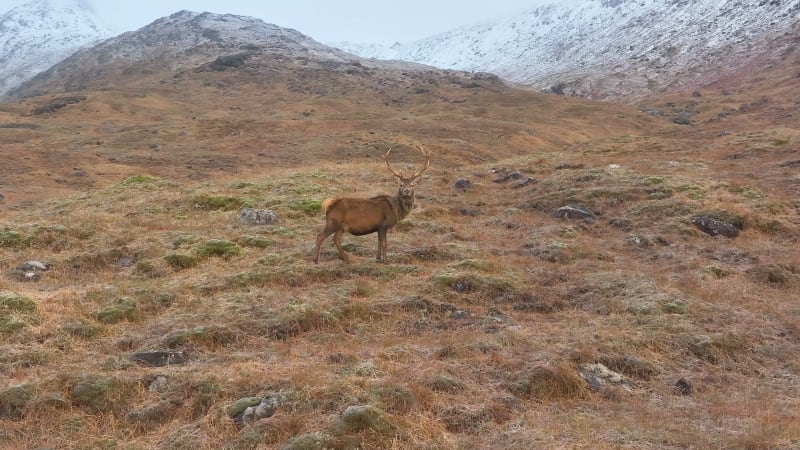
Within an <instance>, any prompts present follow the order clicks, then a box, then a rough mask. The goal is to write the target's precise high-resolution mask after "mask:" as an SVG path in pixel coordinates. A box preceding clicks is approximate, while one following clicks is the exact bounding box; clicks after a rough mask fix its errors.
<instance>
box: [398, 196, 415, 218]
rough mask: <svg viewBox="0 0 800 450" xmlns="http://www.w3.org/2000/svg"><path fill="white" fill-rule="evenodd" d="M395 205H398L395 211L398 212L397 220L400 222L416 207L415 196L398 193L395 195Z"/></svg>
mask: <svg viewBox="0 0 800 450" xmlns="http://www.w3.org/2000/svg"><path fill="white" fill-rule="evenodd" d="M395 205H397V209H396V211H395V213H396V214H397V221H398V222H399V221H401V220H403V219H404V218H405V217H406V216H407V215H408V213H410V212H411V209H412V208H413V207H414V196H413V195H411V196H410V197H403V196H402V195H400V194H397V196H396V197H395Z"/></svg>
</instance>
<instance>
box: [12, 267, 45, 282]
mask: <svg viewBox="0 0 800 450" xmlns="http://www.w3.org/2000/svg"><path fill="white" fill-rule="evenodd" d="M11 277H12V278H15V279H16V280H17V281H20V282H23V283H30V282H33V281H39V280H41V279H42V275H41V274H39V273H37V272H23V271H19V270H14V271H11Z"/></svg>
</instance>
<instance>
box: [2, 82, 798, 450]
mask: <svg viewBox="0 0 800 450" xmlns="http://www.w3.org/2000/svg"><path fill="white" fill-rule="evenodd" d="M346 75H347V76H345V75H344V74H342V73H335V74H330V73H325V72H317V71H313V70H299V69H298V70H296V71H293V72H286V73H285V74H283V75H281V76H282V77H283V78H281V76H278V77H277V78H273V79H272V81H271V82H270V83H269V84H268V85H260V84H258V83H255V82H253V81H252V78H243V79H239V78H236V77H237V76H238V75H236V74H231V73H228V72H225V73H223V74H217V73H215V74H208V73H203V72H192V73H190V74H188V75H186V77H185V79H184V78H179V77H178V78H169V80H172V81H169V82H159V83H156V82H153V83H150V84H147V83H144V82H142V83H141V84H140V85H137V87H136V88H130V89H128V90H101V91H90V92H87V93H83V94H82V95H85V97H86V98H85V99H77V101H76V102H75V103H71V104H69V105H68V106H66V107H64V108H60V109H58V110H55V111H53V112H47V113H44V114H38V115H36V114H33V112H34V111H35V110H36V109H37V108H39V107H41V106H43V105H48V104H50V103H51V102H52V101H53V99H54V96H44V97H35V98H31V99H26V100H24V101H19V102H13V103H6V104H2V105H0V127H2V128H0V130H2V133H0V152H1V153H2V155H3V157H2V160H1V161H0V174H1V175H0V193H2V194H4V196H5V200H4V201H3V202H2V203H0V270H1V271H2V277H0V373H2V380H3V381H1V382H0V424H2V427H0V447H2V448H109V449H110V448H121V449H139V448H193V449H198V448H231V449H233V448H292V449H307V448H308V449H310V448H375V449H379V448H380V449H382V448H397V449H401V448H402V449H406V448H420V449H426V448H427V449H434V448H439V449H450V448H454V449H455V448H463V449H473V448H487V449H488V448H508V449H530V448H587V449H588V448H592V449H596V448H637V449H643V448H652V449H656V448H658V449H663V448H742V449H762V448H763V449H767V448H790V447H796V446H798V445H800V420H798V413H797V412H798V411H800V397H798V383H800V378H799V377H800V366H799V365H798V364H799V363H798V361H800V304H799V303H798V298H800V255H798V252H797V240H798V236H800V234H799V233H800V230H799V229H798V227H800V201H798V193H800V175H798V169H797V167H798V166H800V131H798V130H800V127H798V126H797V125H798V124H797V118H796V117H795V116H793V115H792V114H790V113H789V112H787V111H792V108H794V111H796V105H794V104H793V103H792V102H793V100H791V99H790V98H789V97H785V96H784V97H782V96H779V95H777V94H775V93H773V92H772V91H766V90H764V89H762V90H735V89H726V88H724V87H719V88H718V87H715V88H713V89H707V90H700V91H698V92H697V93H696V94H694V95H692V94H691V93H689V94H687V95H677V94H676V95H674V96H670V97H664V98H659V99H655V100H650V101H648V102H646V104H644V105H643V106H642V109H643V110H646V111H647V112H642V111H639V110H638V109H635V108H631V107H627V106H618V105H614V104H611V103H592V102H588V101H582V100H574V99H565V98H562V97H558V96H555V95H542V94H537V93H530V92H524V91H519V90H514V89H510V88H508V87H505V86H503V85H502V84H500V83H499V82H497V81H495V80H491V79H483V78H480V77H477V78H476V79H471V78H470V77H469V76H457V75H449V76H446V75H440V74H433V73H419V74H414V73H411V74H409V73H403V74H389V75H385V74H377V75H376V74H375V73H369V74H362V75H359V74H352V73H348V74H346ZM154 77H155V75H154ZM174 80H177V81H174ZM169 83H173V84H171V85H168V86H165V84H169ZM795 84H796V82H795ZM187 92H190V93H192V95H191V96H188V95H186V93H187ZM764 99H766V100H764ZM679 119H680V120H679ZM676 120H677V121H678V122H682V123H683V124H678V123H676ZM418 144H422V145H424V146H425V148H426V149H427V150H428V151H430V152H431V154H432V165H431V168H430V170H428V172H426V174H425V175H424V176H423V178H422V180H421V181H420V183H419V184H418V186H417V207H416V209H415V210H414V211H413V212H412V213H411V215H410V217H409V218H408V219H406V220H405V221H403V222H402V223H401V224H400V225H398V226H397V227H396V228H395V229H394V230H392V232H390V234H389V248H388V260H389V262H388V264H378V263H376V262H375V261H374V259H373V258H374V254H375V252H376V245H377V237H376V236H375V235H371V236H366V237H359V238H356V237H352V236H349V235H346V236H345V239H344V240H345V243H346V247H347V249H348V251H350V252H351V254H353V255H354V256H355V257H356V258H355V259H356V261H355V262H354V263H353V264H350V265H346V264H344V263H343V262H342V261H341V260H340V259H339V257H338V254H337V253H336V251H335V248H334V247H333V244H332V243H331V242H330V241H327V242H326V243H325V244H324V246H323V251H322V255H321V258H320V259H321V261H320V264H318V265H314V264H313V263H312V262H311V250H312V248H313V244H314V238H315V235H316V233H317V232H318V231H319V230H320V229H321V227H322V224H323V218H322V215H321V213H320V212H319V209H318V208H319V204H320V202H321V201H322V200H323V199H324V198H326V197H329V196H337V195H365V196H366V195H372V194H377V193H391V192H392V190H393V189H394V185H393V184H392V182H391V177H390V174H389V172H388V171H387V170H386V168H385V166H384V165H383V161H382V160H381V158H380V155H381V153H382V152H383V151H385V150H386V149H387V148H388V147H389V146H393V147H394V150H392V157H393V158H395V159H394V161H396V163H395V166H396V167H399V168H406V167H415V165H416V164H419V162H420V161H421V158H420V156H419V154H418V152H417V151H416V149H415V147H414V146H415V145H418ZM568 205H570V206H575V207H580V208H583V209H584V210H587V211H589V212H591V213H592V217H589V218H584V219H575V218H561V217H556V216H555V213H556V211H557V210H558V209H559V208H561V207H564V206H568ZM244 207H252V208H263V209H270V210H272V211H274V212H275V213H276V214H277V217H278V220H277V222H276V223H274V224H270V225H247V224H244V223H242V222H240V220H239V211H240V209H241V208H244ZM698 216H706V217H710V218H713V219H715V220H718V221H722V222H724V223H726V224H729V225H731V226H734V227H735V228H736V230H737V231H738V236H736V237H735V238H728V237H723V236H713V237H712V236H710V235H708V234H706V233H704V232H703V231H701V230H700V229H699V228H698V226H697V225H695V223H694V219H695V218H696V217H698ZM31 260H35V261H41V262H46V263H48V264H49V265H50V267H49V270H47V271H41V272H36V275H37V278H38V279H37V280H35V281H23V279H22V278H21V277H23V276H24V275H22V272H24V271H20V270H17V269H16V268H17V267H18V266H20V265H21V264H23V263H25V262H27V261H31ZM151 350H157V351H163V352H172V355H173V357H175V358H179V359H180V360H176V361H174V362H175V364H171V365H167V366H162V367H151V366H147V365H144V364H141V363H138V362H136V361H135V360H134V359H132V358H131V355H134V354H136V353H138V352H143V351H151ZM262 399H267V400H269V401H270V402H272V408H270V409H271V410H272V411H270V413H271V414H267V416H266V417H262V418H259V419H257V420H256V419H253V420H250V419H249V418H243V417H242V413H243V412H244V411H245V408H246V407H248V406H255V405H257V404H259V402H260V401H261V400H262ZM275 406H277V407H275Z"/></svg>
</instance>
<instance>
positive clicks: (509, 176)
mask: <svg viewBox="0 0 800 450" xmlns="http://www.w3.org/2000/svg"><path fill="white" fill-rule="evenodd" d="M497 174H498V177H497V178H495V179H494V180H493V181H494V182H495V183H505V182H506V181H508V180H520V179H522V178H524V177H525V175H523V174H522V172H518V171H516V170H515V171H513V172H508V171H507V170H506V169H501V170H498V171H497Z"/></svg>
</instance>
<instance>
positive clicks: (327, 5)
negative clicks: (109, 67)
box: [0, 0, 545, 44]
mask: <svg viewBox="0 0 800 450" xmlns="http://www.w3.org/2000/svg"><path fill="white" fill-rule="evenodd" d="M85 1H86V3H88V4H90V5H92V7H93V8H94V11H95V13H97V15H98V16H99V17H100V18H101V19H102V20H104V21H106V24H107V25H108V26H110V27H111V28H112V29H114V30H115V31H119V32H123V31H130V30H135V29H138V28H141V27H143V26H145V25H147V24H149V23H150V22H152V21H154V20H156V19H158V18H160V17H164V16H168V15H170V14H172V13H174V12H176V11H180V10H182V9H188V10H191V11H210V12H215V13H230V14H238V15H245V16H253V17H258V18H259V19H262V20H264V21H265V22H268V23H273V24H275V25H278V26H281V27H284V28H294V29H296V30H297V31H300V32H301V33H303V34H306V35H309V36H311V37H312V38H314V39H316V40H317V41H320V42H335V41H352V42H365V43H380V44H393V43H394V42H398V41H399V42H409V41H413V40H415V39H420V38H423V37H427V36H430V35H432V34H436V33H439V32H442V31H447V30H450V29H452V28H455V27H458V26H460V25H468V24H472V23H476V22H481V21H483V20H488V19H495V18H498V17H503V16H506V15H509V14H513V13H517V12H522V11H525V10H526V9H528V8H531V7H534V6H536V5H537V4H540V3H543V2H544V1H545V0H393V1H387V2H383V1H380V0H266V1H261V0H252V1H246V0H216V1H214V0H199V1H189V0H177V1H173V0H85ZM26 2H27V0H0V13H3V12H6V11H8V10H9V9H11V8H13V7H15V6H17V5H21V4H23V3H26Z"/></svg>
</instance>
